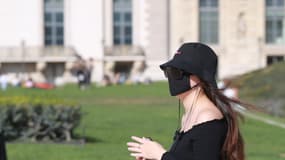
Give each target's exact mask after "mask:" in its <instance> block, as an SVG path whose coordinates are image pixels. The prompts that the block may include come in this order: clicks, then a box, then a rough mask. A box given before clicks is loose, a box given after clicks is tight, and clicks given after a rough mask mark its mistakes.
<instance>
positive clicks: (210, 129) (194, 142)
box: [161, 118, 227, 160]
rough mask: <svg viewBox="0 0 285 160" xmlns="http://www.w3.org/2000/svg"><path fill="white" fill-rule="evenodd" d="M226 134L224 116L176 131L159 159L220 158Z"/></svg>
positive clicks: (218, 159)
mask: <svg viewBox="0 0 285 160" xmlns="http://www.w3.org/2000/svg"><path fill="white" fill-rule="evenodd" d="M226 134H227V122H226V119H225V118H223V119H215V120H211V121H207V122H204V123H201V124H198V125H195V126H193V127H192V129H190V130H189V131H186V132H178V131H176V133H175V136H174V143H173V144H172V146H171V148H170V150H169V151H167V152H165V153H164V154H163V155H162V158H161V160H221V156H222V155H221V150H222V147H223V144H224V141H225V138H226Z"/></svg>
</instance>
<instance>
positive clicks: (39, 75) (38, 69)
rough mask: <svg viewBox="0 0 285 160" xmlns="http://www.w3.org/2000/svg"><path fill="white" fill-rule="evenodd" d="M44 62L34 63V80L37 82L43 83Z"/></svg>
mask: <svg viewBox="0 0 285 160" xmlns="http://www.w3.org/2000/svg"><path fill="white" fill-rule="evenodd" d="M46 66H47V64H46V62H37V63H36V73H35V78H36V81H37V82H45V81H46V79H45V76H44V74H43V70H44V69H45V68H46Z"/></svg>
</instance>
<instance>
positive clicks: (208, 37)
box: [199, 0, 219, 44]
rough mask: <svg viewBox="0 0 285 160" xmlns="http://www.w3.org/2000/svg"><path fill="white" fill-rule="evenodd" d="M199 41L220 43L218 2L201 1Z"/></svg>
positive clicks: (214, 0)
mask: <svg viewBox="0 0 285 160" xmlns="http://www.w3.org/2000/svg"><path fill="white" fill-rule="evenodd" d="M199 2H200V3H199V41H201V42H204V43H210V44H217V43H219V20H218V19H219V12H218V5H219V4H218V0H200V1H199Z"/></svg>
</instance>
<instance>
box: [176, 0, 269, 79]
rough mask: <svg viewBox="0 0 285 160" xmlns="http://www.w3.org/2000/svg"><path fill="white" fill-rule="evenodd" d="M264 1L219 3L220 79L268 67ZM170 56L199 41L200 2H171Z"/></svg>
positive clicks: (193, 0) (215, 47)
mask: <svg viewBox="0 0 285 160" xmlns="http://www.w3.org/2000/svg"><path fill="white" fill-rule="evenodd" d="M264 6H265V4H264V1H262V0H250V1H249V0H219V43H218V44H216V45H211V44H210V46H211V47H212V48H213V49H214V50H215V51H216V52H217V55H218V56H219V72H218V76H219V78H225V77H231V76H234V75H238V74H242V73H245V72H248V71H251V70H255V69H258V68H261V67H264V66H265V61H266V55H265V53H264V50H263V48H264V39H265V31H264V30H265V9H264ZM171 11H172V15H171V29H172V30H171V52H172V54H173V53H174V52H175V50H176V49H177V47H179V46H180V45H181V43H183V42H196V41H198V40H199V1H198V0H191V1H189V0H173V1H171Z"/></svg>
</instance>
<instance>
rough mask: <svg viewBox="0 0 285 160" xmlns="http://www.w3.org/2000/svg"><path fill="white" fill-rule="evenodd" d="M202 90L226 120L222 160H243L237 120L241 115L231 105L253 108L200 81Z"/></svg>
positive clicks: (243, 155)
mask: <svg viewBox="0 0 285 160" xmlns="http://www.w3.org/2000/svg"><path fill="white" fill-rule="evenodd" d="M201 87H202V88H203V90H204V92H205V94H206V95H207V97H208V98H209V99H210V100H211V101H212V102H213V103H214V104H215V105H216V106H217V107H218V109H219V110H220V111H221V112H222V113H223V115H224V117H225V118H226V121H227V125H228V132H227V135H226V139H225V142H224V145H223V148H222V157H223V160H244V159H245V153H244V141H243V138H242V135H241V133H240V130H239V121H238V120H239V118H242V116H241V114H240V113H238V112H237V111H235V110H234V108H233V105H241V106H243V107H246V108H253V106H252V105H249V104H247V103H243V102H241V101H239V100H237V99H231V98H228V97H226V96H225V95H223V93H221V91H219V90H218V89H216V88H214V87H212V86H211V85H209V84H208V83H207V82H205V81H202V83H201Z"/></svg>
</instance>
